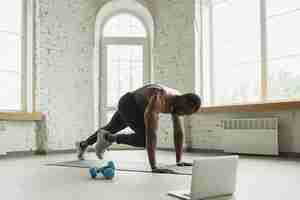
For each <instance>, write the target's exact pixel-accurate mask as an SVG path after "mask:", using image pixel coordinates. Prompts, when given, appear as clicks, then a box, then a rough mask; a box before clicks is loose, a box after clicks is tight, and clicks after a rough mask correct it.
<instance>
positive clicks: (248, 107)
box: [198, 101, 300, 114]
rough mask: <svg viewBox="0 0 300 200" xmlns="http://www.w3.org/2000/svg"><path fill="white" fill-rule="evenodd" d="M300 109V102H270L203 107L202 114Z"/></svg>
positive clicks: (200, 111)
mask: <svg viewBox="0 0 300 200" xmlns="http://www.w3.org/2000/svg"><path fill="white" fill-rule="evenodd" d="M289 109H300V101H287V102H270V103H256V104H241V105H224V106H208V107H201V108H200V110H199V112H198V113H199V114H201V113H218V112H219V113H222V112H270V111H277V110H289Z"/></svg>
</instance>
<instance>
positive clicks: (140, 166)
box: [47, 160, 192, 175]
mask: <svg viewBox="0 0 300 200" xmlns="http://www.w3.org/2000/svg"><path fill="white" fill-rule="evenodd" d="M107 162H108V161H101V160H73V161H64V162H56V163H49V164H47V165H48V166H62V167H78V168H90V167H101V166H104V165H105V164H106V163H107ZM114 163H115V165H116V169H117V170H118V171H127V172H144V173H152V172H151V168H150V167H149V164H148V163H138V162H119V161H114ZM158 166H161V167H164V168H168V169H171V170H173V171H174V172H175V173H174V174H179V175H192V167H178V166H176V165H163V164H159V165H158Z"/></svg>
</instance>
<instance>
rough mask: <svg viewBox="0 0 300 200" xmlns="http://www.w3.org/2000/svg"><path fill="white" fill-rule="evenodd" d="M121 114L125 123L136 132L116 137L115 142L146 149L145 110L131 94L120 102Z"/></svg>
mask: <svg viewBox="0 0 300 200" xmlns="http://www.w3.org/2000/svg"><path fill="white" fill-rule="evenodd" d="M119 112H120V116H121V118H122V119H123V121H125V122H126V124H127V125H128V126H129V127H130V128H131V129H132V130H133V131H134V133H131V134H117V135H115V142H117V143H118V144H126V145H130V146H135V147H145V146H146V137H145V122H144V109H142V108H140V107H139V106H138V105H137V103H136V100H135V98H134V95H133V94H131V93H129V94H127V95H125V96H124V98H122V99H121V100H120V102H119Z"/></svg>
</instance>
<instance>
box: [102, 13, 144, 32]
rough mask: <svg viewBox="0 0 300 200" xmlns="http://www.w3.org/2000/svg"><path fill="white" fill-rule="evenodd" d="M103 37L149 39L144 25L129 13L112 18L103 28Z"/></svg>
mask: <svg viewBox="0 0 300 200" xmlns="http://www.w3.org/2000/svg"><path fill="white" fill-rule="evenodd" d="M103 37H147V31H146V29H145V26H144V24H143V23H142V22H141V21H140V20H139V19H138V18H137V17H135V16H134V15H132V14H128V13H122V14H118V15H116V16H113V17H111V18H110V19H109V20H108V21H107V22H106V24H105V26H104V28H103Z"/></svg>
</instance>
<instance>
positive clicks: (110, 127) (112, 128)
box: [77, 111, 127, 160]
mask: <svg viewBox="0 0 300 200" xmlns="http://www.w3.org/2000/svg"><path fill="white" fill-rule="evenodd" d="M126 127H127V125H126V124H125V122H124V121H123V120H122V118H121V116H120V113H119V112H118V111H117V112H116V113H115V114H114V115H113V117H112V118H111V120H110V122H109V123H108V124H107V125H106V126H104V127H102V128H100V129H98V130H97V131H96V132H95V133H94V134H93V135H91V136H90V137H88V138H87V139H86V140H84V141H81V142H79V143H78V144H77V149H78V158H79V159H80V160H82V159H84V158H83V154H84V153H85V151H86V149H87V147H88V146H89V145H93V144H95V143H96V142H97V138H98V135H99V134H101V130H105V131H108V132H109V133H112V134H115V133H117V132H119V131H120V130H122V129H124V128H126Z"/></svg>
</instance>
